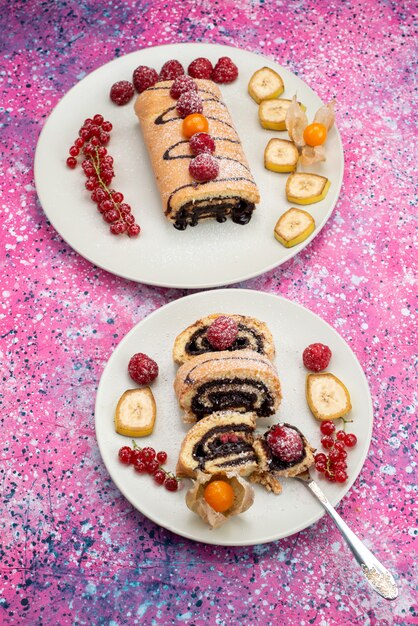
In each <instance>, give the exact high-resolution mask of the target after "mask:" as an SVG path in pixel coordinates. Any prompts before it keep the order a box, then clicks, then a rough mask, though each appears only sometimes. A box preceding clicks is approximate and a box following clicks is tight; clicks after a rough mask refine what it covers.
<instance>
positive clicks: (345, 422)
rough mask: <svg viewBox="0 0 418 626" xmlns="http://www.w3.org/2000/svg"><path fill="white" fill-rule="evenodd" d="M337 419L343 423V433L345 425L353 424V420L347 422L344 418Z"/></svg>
mask: <svg viewBox="0 0 418 626" xmlns="http://www.w3.org/2000/svg"><path fill="white" fill-rule="evenodd" d="M338 419H340V420H342V421H343V431H344V432H345V425H346V424H352V423H353V420H347V419H345V417H339V418H338Z"/></svg>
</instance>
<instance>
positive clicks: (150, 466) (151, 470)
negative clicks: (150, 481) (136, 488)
mask: <svg viewBox="0 0 418 626" xmlns="http://www.w3.org/2000/svg"><path fill="white" fill-rule="evenodd" d="M159 467H160V464H159V463H158V461H157V459H154V460H153V461H148V463H147V472H148V474H151V476H152V475H153V474H155V472H156V471H158V468H159Z"/></svg>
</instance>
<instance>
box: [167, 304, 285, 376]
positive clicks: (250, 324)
mask: <svg viewBox="0 0 418 626" xmlns="http://www.w3.org/2000/svg"><path fill="white" fill-rule="evenodd" d="M220 315H227V317H231V318H232V319H233V320H235V322H236V323H237V325H238V335H237V338H236V340H235V341H234V343H233V344H232V346H231V347H230V348H228V351H229V352H235V351H236V350H254V351H255V352H258V353H259V354H263V355H265V356H266V357H267V358H268V359H270V360H271V361H272V360H273V359H274V355H275V348H274V341H273V336H272V334H271V332H270V330H269V328H268V327H267V324H265V323H264V322H261V321H260V320H258V319H256V318H255V317H249V316H248V315H229V314H225V313H213V314H212V315H207V316H206V317H202V318H201V319H199V320H197V321H196V322H195V323H194V324H191V325H190V326H188V328H186V329H185V330H183V332H181V333H180V334H179V335H178V336H177V337H176V340H175V342H174V347H173V359H174V361H175V363H177V364H178V365H182V364H183V363H185V362H186V361H189V360H190V359H192V358H193V357H195V356H198V355H199V354H206V353H207V352H214V351H215V349H214V348H213V347H212V346H211V345H210V343H209V342H208V340H207V337H206V334H207V331H208V328H209V326H210V325H211V324H212V323H213V322H214V321H215V320H216V318H217V317H219V316H220Z"/></svg>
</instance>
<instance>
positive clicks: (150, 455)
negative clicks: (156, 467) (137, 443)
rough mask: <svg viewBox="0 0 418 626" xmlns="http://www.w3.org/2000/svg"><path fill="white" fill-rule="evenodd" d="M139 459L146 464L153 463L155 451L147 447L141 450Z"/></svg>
mask: <svg viewBox="0 0 418 626" xmlns="http://www.w3.org/2000/svg"><path fill="white" fill-rule="evenodd" d="M141 458H142V460H143V461H145V462H146V463H149V462H150V461H154V459H155V450H154V448H150V447H149V446H148V447H146V448H143V449H142V454H141Z"/></svg>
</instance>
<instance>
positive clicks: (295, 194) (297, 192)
mask: <svg viewBox="0 0 418 626" xmlns="http://www.w3.org/2000/svg"><path fill="white" fill-rule="evenodd" d="M330 185H331V183H330V181H329V180H328V178H325V176H319V175H318V174H305V173H302V172H297V173H296V174H291V175H290V176H289V178H288V179H287V181H286V197H287V200H288V202H293V203H295V204H313V203H314V202H320V201H321V200H323V199H324V198H325V196H326V195H327V193H328V189H329V188H330Z"/></svg>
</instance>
